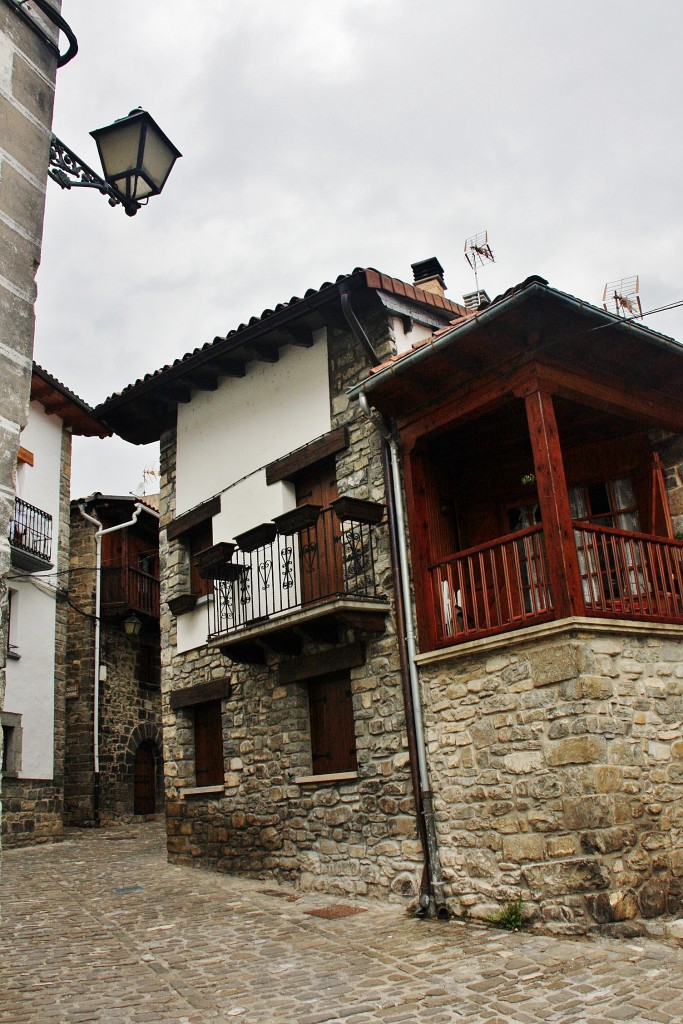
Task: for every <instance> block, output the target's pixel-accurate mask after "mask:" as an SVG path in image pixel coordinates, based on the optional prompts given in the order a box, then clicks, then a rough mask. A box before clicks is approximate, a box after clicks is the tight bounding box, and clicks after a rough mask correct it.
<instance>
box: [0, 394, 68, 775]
mask: <svg viewBox="0 0 683 1024" xmlns="http://www.w3.org/2000/svg"><path fill="white" fill-rule="evenodd" d="M61 443H62V421H61V419H59V417H58V416H48V415H47V414H46V413H45V411H44V409H43V407H42V406H41V405H38V403H36V402H31V405H30V409H29V417H28V423H27V424H26V427H25V428H24V430H23V431H22V433H21V439H20V444H21V446H22V447H23V448H27V449H28V450H29V451H31V452H32V453H33V455H34V464H33V466H28V465H25V464H22V465H20V466H19V467H18V470H17V493H18V495H19V497H20V498H23V500H24V501H27V502H29V503H30V504H31V505H35V506H36V508H40V509H42V511H43V512H48V513H49V514H50V515H51V516H52V558H51V560H52V562H53V563H56V561H57V554H58V549H57V545H58V540H59V528H58V524H59V477H60V465H61ZM10 576H11V577H13V578H12V579H10V580H9V581H8V584H9V586H10V588H11V589H12V590H13V591H14V592H15V594H14V596H13V598H12V620H11V642H12V644H13V645H14V646H15V647H16V649H17V651H18V653H19V654H20V655H21V658H20V660H19V661H14V660H9V661H8V662H7V673H6V680H7V688H6V693H5V704H4V710H5V711H10V712H13V713H15V714H20V715H21V727H22V731H23V736H22V758H21V771H20V777H21V778H24V779H51V778H52V777H53V770H54V669H55V595H54V591H53V590H52V589H51V587H52V586H54V585H55V582H56V580H55V577H54V576H51V575H50V573H49V572H48V573H34V574H32V575H29V574H27V573H23V572H21V571H20V570H17V569H15V568H12V569H11V572H10ZM41 577H45V579H44V580H43V582H41ZM48 584H50V585H51V586H48Z"/></svg>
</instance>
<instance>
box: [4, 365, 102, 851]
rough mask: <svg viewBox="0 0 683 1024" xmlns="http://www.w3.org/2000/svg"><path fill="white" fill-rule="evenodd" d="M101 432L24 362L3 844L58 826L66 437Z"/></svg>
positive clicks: (84, 410)
mask: <svg viewBox="0 0 683 1024" xmlns="http://www.w3.org/2000/svg"><path fill="white" fill-rule="evenodd" d="M107 433H108V432H107V430H106V428H105V427H103V426H102V424H101V423H100V422H99V421H98V420H96V419H95V417H94V415H93V413H92V410H91V409H90V407H89V406H87V405H86V404H85V403H84V402H83V401H81V399H80V398H78V397H77V396H76V395H74V394H73V393H72V392H71V391H69V390H68V389H67V388H65V387H64V385H63V384H60V382H59V381H58V380H56V379H55V378H54V377H52V376H51V375H50V374H49V373H47V372H46V371H45V370H43V369H42V367H40V366H38V365H36V364H34V366H33V374H32V382H31V404H30V408H29V416H28V422H27V424H26V426H25V427H24V429H23V430H22V432H21V435H20V446H19V452H18V465H17V469H16V491H17V493H16V497H15V499H14V507H13V512H12V519H11V521H10V526H9V530H8V540H9V547H10V553H11V567H10V571H9V574H8V576H7V587H8V600H7V618H6V624H5V647H4V648H3V655H4V656H5V657H6V659H7V666H6V676H7V680H6V693H5V704H4V709H3V710H2V711H0V723H1V724H2V734H3V759H2V791H3V792H2V799H3V812H4V813H3V817H2V832H3V845H4V846H17V845H21V844H25V843H35V842H41V841H46V840H49V839H52V838H54V837H55V836H56V835H59V834H60V833H61V831H62V798H63V786H64V695H65V689H66V624H67V604H66V601H67V599H68V597H69V593H68V588H67V586H66V583H67V573H68V568H69V482H70V478H71V438H72V435H73V434H80V435H85V436H105V435H106V434H107Z"/></svg>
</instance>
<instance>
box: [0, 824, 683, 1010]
mask: <svg viewBox="0 0 683 1024" xmlns="http://www.w3.org/2000/svg"><path fill="white" fill-rule="evenodd" d="M2 870H3V879H2V890H1V895H2V912H3V923H2V929H1V932H0V1024H20V1022H21V1024H24V1022H30V1024H87V1022H91V1021H92V1022H98V1024H100V1022H101V1024H147V1022H149V1024H152V1022H153V1024H208V1022H210V1024H228V1022H233V1024H342V1022H343V1024H407V1022H412V1021H419V1022H425V1024H427V1022H428V1024H448V1022H451V1021H455V1022H460V1024H535V1022H540V1021H548V1022H555V1021H557V1022H560V1024H612V1022H615V1021H621V1020H630V1021H637V1022H661V1024H670V1022H673V1024H680V1022H681V1021H683V950H681V949H679V948H677V947H675V946H672V945H665V944H663V943H660V942H656V941H654V940H651V939H638V940H637V941H625V940H621V941H618V940H610V939H598V940H594V941H587V940H574V939H572V940H570V939H562V938H561V939H558V938H548V937H545V936H540V935H527V934H514V933H513V934H510V933H507V932H499V931H492V930H489V929H485V928H483V927H477V926H475V925H462V924H459V923H455V922H436V921H433V922H432V921H418V920H415V919H411V918H408V917H406V916H405V915H404V914H403V911H402V908H401V907H400V906H397V905H392V904H386V903H379V902H374V901H369V900H349V899H343V900H342V899H336V898H334V897H331V896H322V895H317V894H308V893H307V894H301V893H298V892H295V891H294V890H292V889H289V888H287V887H286V886H282V885H275V884H273V883H272V882H258V881H254V880H244V879H241V878H236V877H231V876H227V875H217V874H214V873H211V872H208V871H198V870H194V869H192V868H185V867H177V866H172V865H169V864H167V863H166V860H165V853H164V837H163V832H162V830H161V827H160V826H159V825H158V824H156V823H151V824H145V825H138V826H134V827H120V828H118V829H108V830H101V831H82V832H70V833H68V838H67V840H66V841H65V842H63V843H59V844H56V845H46V846H38V847H33V848H27V849H21V850H10V851H6V852H5V854H4V856H3V869H2ZM340 904H342V905H343V906H344V907H350V908H355V909H356V910H359V911H361V912H357V913H354V914H352V915H349V916H345V917H339V916H331V917H330V918H325V917H320V916H313V915H311V914H310V913H309V912H310V911H311V910H326V909H327V908H330V912H331V914H332V915H335V914H337V913H339V910H338V908H339V905H340ZM335 908H337V909H335Z"/></svg>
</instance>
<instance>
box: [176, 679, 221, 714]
mask: <svg viewBox="0 0 683 1024" xmlns="http://www.w3.org/2000/svg"><path fill="white" fill-rule="evenodd" d="M231 693H232V686H231V685H230V680H229V679H212V680H210V681H209V682H208V683H197V684H196V685H194V686H183V687H182V688H181V689H180V690H174V691H173V692H172V693H171V694H170V697H169V703H170V706H171V709H172V710H174V711H175V710H176V709H177V708H189V707H193V706H194V705H195V704H204V703H206V701H209V700H227V699H228V697H229V696H230V694H231Z"/></svg>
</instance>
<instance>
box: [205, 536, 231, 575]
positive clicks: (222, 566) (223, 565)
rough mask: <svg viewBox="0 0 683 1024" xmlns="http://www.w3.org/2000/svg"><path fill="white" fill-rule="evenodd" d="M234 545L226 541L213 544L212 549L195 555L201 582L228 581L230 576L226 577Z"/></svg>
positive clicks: (206, 549)
mask: <svg viewBox="0 0 683 1024" xmlns="http://www.w3.org/2000/svg"><path fill="white" fill-rule="evenodd" d="M234 550H235V545H234V544H231V543H229V542H226V541H222V542H221V543H220V544H214V545H213V547H210V548H204V550H203V551H198V552H197V555H196V560H197V571H198V573H199V575H200V576H201V578H202V579H203V580H228V579H232V578H233V577H232V576H226V575H225V573H226V572H227V571H229V569H230V566H231V563H230V559H231V558H232V554H233V551H234Z"/></svg>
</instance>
